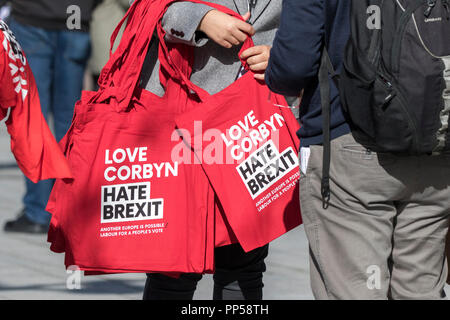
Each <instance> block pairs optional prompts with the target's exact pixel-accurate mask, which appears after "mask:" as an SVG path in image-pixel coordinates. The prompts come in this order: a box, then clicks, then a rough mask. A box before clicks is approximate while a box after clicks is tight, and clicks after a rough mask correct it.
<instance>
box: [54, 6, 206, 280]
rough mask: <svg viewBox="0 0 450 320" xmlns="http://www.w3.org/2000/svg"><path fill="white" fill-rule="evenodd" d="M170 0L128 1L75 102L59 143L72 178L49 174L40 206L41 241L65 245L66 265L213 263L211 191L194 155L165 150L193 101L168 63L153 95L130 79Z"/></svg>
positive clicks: (130, 267)
mask: <svg viewBox="0 0 450 320" xmlns="http://www.w3.org/2000/svg"><path fill="white" fill-rule="evenodd" d="M172 2H173V1H169V0H166V1H155V0H136V1H135V2H134V4H133V5H132V7H131V8H130V10H129V11H128V13H127V15H126V17H125V18H124V19H123V20H122V22H121V24H122V23H124V21H125V20H128V22H127V27H126V29H125V31H124V34H123V36H122V40H121V42H120V44H119V47H118V49H117V50H116V51H115V52H114V54H112V56H111V59H110V60H109V61H108V63H107V65H106V66H105V68H104V69H103V71H102V75H101V77H100V80H99V84H100V90H99V91H98V92H84V93H83V95H82V99H81V100H80V101H79V102H78V103H77V105H76V107H75V113H74V119H73V123H72V127H71V129H70V130H69V132H68V133H67V135H66V137H65V138H64V139H63V141H62V142H61V144H62V146H63V149H64V150H65V154H66V157H67V159H68V161H69V164H70V166H71V169H72V171H73V172H74V176H75V177H74V179H72V180H57V181H56V183H55V186H54V188H53V190H52V194H51V198H50V201H49V204H48V207H47V210H48V211H50V212H51V213H52V220H51V226H50V231H49V235H48V240H49V241H50V242H51V243H52V245H51V249H52V250H54V251H56V252H65V254H66V255H65V264H66V266H69V265H77V266H78V267H79V268H80V269H81V270H85V271H88V272H89V273H91V274H97V273H103V272H104V273H112V272H163V273H186V272H193V273H203V272H211V271H212V270H213V257H212V255H213V250H214V235H213V223H214V206H213V205H214V194H213V191H212V189H211V187H210V186H209V182H208V179H207V177H206V175H205V173H204V171H203V169H202V167H201V165H200V164H196V163H185V162H178V161H176V160H173V157H172V152H173V150H174V149H176V148H177V147H179V146H180V145H184V142H183V141H182V140H181V138H180V136H179V135H178V134H177V132H176V131H175V117H176V116H177V115H179V114H180V113H181V112H184V111H186V110H188V109H189V108H192V107H193V106H195V104H194V103H190V102H189V101H190V99H189V98H188V96H187V94H186V90H184V89H183V88H182V87H181V85H180V84H179V83H177V82H176V81H174V80H173V79H172V77H171V76H170V72H171V70H164V72H166V79H167V80H166V81H165V85H166V95H165V96H164V97H162V98H160V97H158V96H156V95H154V94H152V93H150V92H148V91H145V90H144V89H141V88H139V85H138V82H139V78H140V71H141V69H142V65H143V63H144V59H145V56H146V53H147V50H148V47H149V44H150V41H151V37H152V34H153V31H154V29H155V26H156V23H157V22H158V21H159V20H160V19H161V17H162V15H163V14H164V12H165V10H166V8H167V6H168V5H169V4H170V3H172ZM121 24H119V26H118V27H117V28H116V31H115V33H114V34H113V37H112V42H114V38H115V36H116V35H117V31H118V30H119V28H120V26H121ZM160 53H163V51H160ZM208 232H210V234H208Z"/></svg>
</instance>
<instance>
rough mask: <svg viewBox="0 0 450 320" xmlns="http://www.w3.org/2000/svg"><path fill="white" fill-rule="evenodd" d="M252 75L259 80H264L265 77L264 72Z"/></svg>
mask: <svg viewBox="0 0 450 320" xmlns="http://www.w3.org/2000/svg"><path fill="white" fill-rule="evenodd" d="M253 77H254V78H255V79H256V80H259V81H264V79H265V77H264V73H255V75H254V76H253Z"/></svg>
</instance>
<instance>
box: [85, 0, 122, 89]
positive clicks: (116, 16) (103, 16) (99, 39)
mask: <svg viewBox="0 0 450 320" xmlns="http://www.w3.org/2000/svg"><path fill="white" fill-rule="evenodd" d="M129 7H130V5H129V0H103V1H102V2H101V4H100V5H98V6H97V7H96V8H95V10H94V12H93V13H92V22H91V26H90V34H91V41H92V52H91V58H90V59H89V63H88V69H89V71H90V73H91V75H92V80H93V83H94V90H97V89H98V85H97V82H98V78H99V76H100V72H101V71H102V68H103V67H104V66H105V64H106V62H108V59H109V49H110V38H111V34H112V33H113V31H114V29H115V28H116V26H117V25H118V24H119V22H120V20H122V18H123V16H124V15H125V13H126V11H127V10H128V8H129ZM120 38H121V33H119V35H118V37H117V41H116V42H115V47H117V45H118V44H119V42H120V41H119V39H120Z"/></svg>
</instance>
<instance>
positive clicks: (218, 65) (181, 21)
mask: <svg viewBox="0 0 450 320" xmlns="http://www.w3.org/2000/svg"><path fill="white" fill-rule="evenodd" d="M209 2H214V3H218V4H221V5H224V6H226V7H228V8H230V9H232V10H234V11H236V12H238V13H240V14H241V15H243V14H245V13H246V12H247V11H248V2H247V0H210V1H209ZM210 10H212V8H211V7H208V6H206V5H203V4H196V3H192V2H179V3H174V4H172V5H171V6H170V7H169V9H168V11H167V12H166V14H165V15H164V18H163V28H164V30H165V31H166V33H167V36H166V37H167V38H166V41H173V42H183V43H187V44H190V45H193V46H195V47H196V49H195V63H194V66H193V72H192V76H191V80H192V82H193V83H195V84H196V85H198V86H200V87H201V88H203V89H204V90H206V91H207V92H209V93H210V94H214V93H217V92H219V91H221V90H222V89H224V88H225V87H227V86H228V85H230V84H231V83H232V82H233V81H235V79H236V76H237V74H238V72H239V70H240V65H241V64H240V61H239V58H238V52H239V49H240V48H239V47H233V48H231V49H226V48H223V47H221V46H219V45H218V44H216V43H215V42H213V41H211V40H208V39H207V38H200V39H199V37H198V32H196V30H197V27H198V25H199V24H200V21H201V20H202V18H203V17H204V16H205V14H206V13H207V12H208V11H210ZM280 14H281V0H258V1H257V3H256V6H255V8H254V9H253V12H252V17H251V18H250V22H251V23H252V24H253V26H254V28H255V30H256V34H255V35H254V36H253V41H254V43H255V45H262V44H266V45H271V44H272V41H273V39H274V37H275V33H276V31H277V29H278V26H279V22H280V21H279V17H280ZM174 31H175V32H174ZM157 49H158V45H157V42H155V43H154V44H153V45H152V47H151V48H150V50H149V53H148V55H147V59H146V60H147V61H146V63H145V66H144V68H143V70H142V86H143V87H145V88H146V89H147V90H149V91H151V92H153V93H155V94H157V95H159V96H162V95H163V94H164V90H163V88H162V86H161V85H160V83H159V62H158V61H157Z"/></svg>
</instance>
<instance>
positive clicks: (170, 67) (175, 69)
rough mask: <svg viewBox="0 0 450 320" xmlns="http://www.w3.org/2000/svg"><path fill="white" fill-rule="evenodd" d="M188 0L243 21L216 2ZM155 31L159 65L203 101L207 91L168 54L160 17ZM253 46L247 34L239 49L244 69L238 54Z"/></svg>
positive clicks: (244, 64) (245, 64)
mask: <svg viewBox="0 0 450 320" xmlns="http://www.w3.org/2000/svg"><path fill="white" fill-rule="evenodd" d="M188 1H189V2H194V3H201V4H204V5H207V6H209V7H212V8H214V9H216V10H219V11H222V12H223V13H226V14H228V15H230V16H232V17H235V18H237V19H240V20H242V21H244V19H243V18H242V16H241V15H240V14H238V13H236V12H234V11H233V10H231V9H229V8H227V7H225V6H222V5H219V4H216V3H210V2H206V1H201V0H188ZM157 32H158V37H159V39H160V49H161V50H162V51H163V53H162V54H160V63H161V66H162V67H163V68H164V70H166V71H167V72H168V74H169V75H170V76H171V77H173V78H175V79H177V80H179V81H181V82H182V83H183V84H184V85H185V86H186V87H187V88H188V89H189V90H190V92H191V93H195V94H196V95H197V96H198V98H199V99H200V100H202V101H205V100H206V99H207V97H208V96H210V95H209V93H207V92H206V91H205V90H204V89H202V88H200V87H199V86H197V85H195V84H194V83H192V81H191V80H190V79H189V77H188V76H187V75H186V74H185V72H182V71H181V68H180V66H179V65H177V63H176V62H175V60H179V59H173V57H172V55H171V54H170V51H169V48H168V47H167V44H166V43H165V41H163V39H164V37H165V31H164V29H163V27H162V20H161V19H160V20H158V24H157ZM253 46H254V43H253V40H252V38H251V37H250V36H248V37H247V39H246V40H245V42H244V44H243V45H242V48H241V50H240V51H239V59H240V60H241V63H242V65H243V66H244V68H245V69H246V70H250V69H249V67H248V64H247V62H246V61H245V60H242V59H241V58H240V55H241V54H242V52H244V51H245V50H247V49H248V48H251V47H253Z"/></svg>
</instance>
